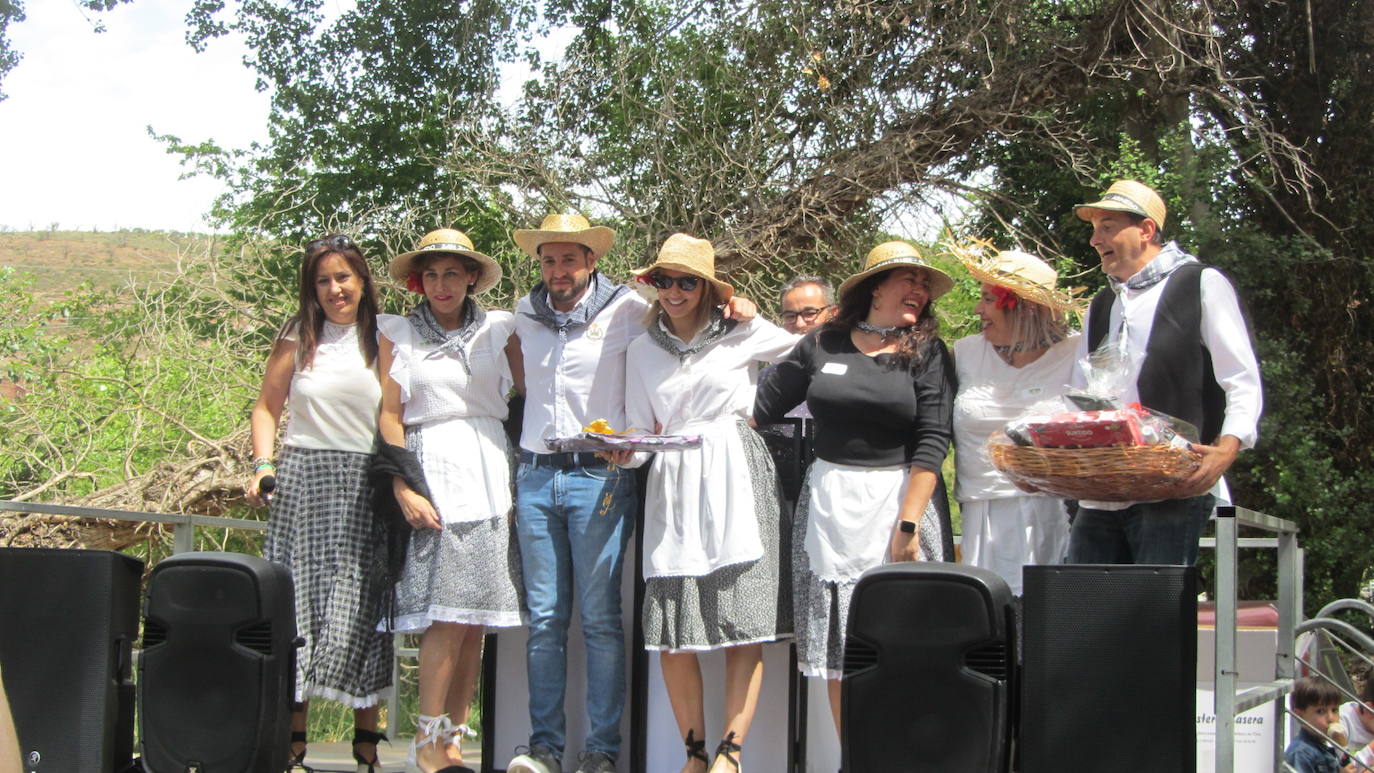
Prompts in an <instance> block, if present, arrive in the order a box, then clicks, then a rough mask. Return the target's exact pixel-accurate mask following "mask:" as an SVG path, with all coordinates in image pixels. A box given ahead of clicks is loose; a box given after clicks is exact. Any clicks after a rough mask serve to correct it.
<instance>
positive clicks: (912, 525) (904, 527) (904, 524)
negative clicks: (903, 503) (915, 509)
mask: <svg viewBox="0 0 1374 773" xmlns="http://www.w3.org/2000/svg"><path fill="white" fill-rule="evenodd" d="M897 528H898V529H900V530H901V532H902V533H903V534H915V533H916V522H915V521H908V520H906V519H905V518H903V519H902V520H900V521H898V522H897Z"/></svg>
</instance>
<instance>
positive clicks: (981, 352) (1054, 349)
mask: <svg viewBox="0 0 1374 773" xmlns="http://www.w3.org/2000/svg"><path fill="white" fill-rule="evenodd" d="M1079 337H1080V336H1079V334H1077V333H1075V334H1073V335H1071V336H1069V337H1068V338H1066V339H1064V340H1063V341H1060V342H1059V343H1057V344H1055V345H1054V346H1051V347H1050V348H1049V349H1048V350H1046V351H1045V353H1044V354H1042V355H1040V356H1039V357H1038V358H1036V360H1035V361H1034V362H1030V363H1027V364H1026V365H1024V366H1022V367H1020V368H1013V367H1012V366H1011V365H1009V364H1007V361H1006V360H1004V359H1002V358H1001V356H999V355H998V354H997V351H996V350H995V349H994V348H993V346H992V344H990V343H988V340H987V339H986V338H984V337H983V334H982V333H979V334H977V335H971V336H968V337H967V338H961V339H959V340H958V341H955V342H954V372H955V373H956V374H957V375H958V379H959V392H958V394H957V395H955V398H954V450H955V471H956V475H955V478H954V497H955V499H958V500H959V501H960V502H970V501H973V500H981V499H1006V498H1009V497H1019V496H1033V495H1028V494H1026V492H1024V491H1022V490H1021V489H1019V488H1017V487H1016V486H1014V485H1012V483H1011V481H1009V480H1007V477H1006V476H1005V475H1003V474H1002V473H1000V472H998V471H997V469H996V468H994V467H993V466H992V462H991V461H990V460H989V459H988V455H987V451H986V450H984V445H986V443H987V441H988V437H989V436H990V435H992V434H994V433H1001V430H1002V429H1003V428H1004V427H1006V425H1007V422H1009V421H1011V420H1013V419H1015V418H1017V417H1019V416H1021V415H1022V414H1024V413H1026V412H1027V411H1028V410H1029V409H1030V408H1031V406H1033V405H1036V404H1037V403H1042V402H1045V401H1054V403H1055V405H1054V408H1053V410H1054V411H1056V412H1057V411H1064V410H1067V408H1066V407H1065V406H1064V404H1063V400H1062V399H1060V397H1061V395H1063V394H1064V393H1065V392H1067V391H1069V378H1070V376H1071V374H1072V372H1073V367H1074V352H1075V351H1077V348H1078V338H1079ZM1004 437H1005V436H1004Z"/></svg>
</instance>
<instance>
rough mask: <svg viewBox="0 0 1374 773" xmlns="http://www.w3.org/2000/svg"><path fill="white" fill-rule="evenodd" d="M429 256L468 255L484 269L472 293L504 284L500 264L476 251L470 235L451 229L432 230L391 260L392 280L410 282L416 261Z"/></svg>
mask: <svg viewBox="0 0 1374 773" xmlns="http://www.w3.org/2000/svg"><path fill="white" fill-rule="evenodd" d="M430 255H466V256H467V257H469V258H472V259H473V260H475V261H477V263H478V265H479V266H480V267H481V276H479V277H478V278H477V282H476V284H474V285H473V286H472V290H471V292H472V293H484V292H486V291H487V290H490V289H491V288H493V287H495V286H496V283H497V282H500V281H501V264H500V263H497V262H496V259H495V258H493V257H491V256H490V255H483V254H482V253H480V252H478V251H477V250H476V249H474V248H473V246H472V240H471V239H469V238H468V235H467V234H465V233H463V232H462V231H456V230H454V229H452V228H440V229H438V230H437V231H430V232H429V233H427V234H425V238H423V239H421V240H420V244H419V245H418V246H416V248H415V249H413V250H411V251H410V252H403V253H401V254H400V255H397V256H396V257H394V258H392V259H391V266H390V269H389V271H390V273H391V278H392V279H395V280H396V281H397V282H400V283H401V284H402V285H405V284H406V282H408V281H409V280H410V275H411V274H413V273H415V260H416V258H419V257H421V256H430Z"/></svg>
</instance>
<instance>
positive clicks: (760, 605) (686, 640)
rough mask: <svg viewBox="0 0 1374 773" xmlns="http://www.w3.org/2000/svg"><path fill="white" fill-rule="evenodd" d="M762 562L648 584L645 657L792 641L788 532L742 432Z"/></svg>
mask: <svg viewBox="0 0 1374 773" xmlns="http://www.w3.org/2000/svg"><path fill="white" fill-rule="evenodd" d="M740 439H741V440H742V441H743V442H744V453H745V461H746V462H747V464H748V467H749V478H750V480H752V481H753V483H754V513H755V514H756V515H757V517H758V521H759V539H760V540H761V541H762V542H763V556H762V557H761V558H759V559H757V560H755V561H749V562H746V563H742V564H735V565H733V566H726V567H722V568H720V569H717V570H716V571H714V572H712V573H710V574H708V575H704V576H701V577H650V578H649V579H648V580H647V581H646V582H645V588H644V608H643V615H644V617H643V619H644V649H646V650H669V651H673V650H713V649H719V648H721V647H731V646H737V645H741V644H754V643H758V642H768V641H776V640H778V639H783V638H787V637H789V636H791V634H792V598H791V595H792V589H791V577H792V572H791V566H790V565H789V564H790V558H791V546H790V543H791V541H792V530H791V528H790V525H789V524H787V523H785V522H783V520H782V517H781V515H780V512H779V508H778V482H777V474H776V472H775V471H774V469H773V459H772V457H771V456H770V455H769V454H768V448H767V446H765V445H764V443H763V438H761V437H759V435H758V433H757V432H754V431H753V430H752V429H750V428H749V427H748V426H747V425H745V424H743V423H741V424H740Z"/></svg>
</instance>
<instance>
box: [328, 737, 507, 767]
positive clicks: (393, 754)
mask: <svg viewBox="0 0 1374 773" xmlns="http://www.w3.org/2000/svg"><path fill="white" fill-rule="evenodd" d="M409 747H410V739H409V738H407V739H404V740H403V741H401V740H398V741H396V742H394V743H390V744H388V743H386V742H385V741H383V742H382V743H381V744H379V745H378V747H377V753H378V757H379V758H380V759H381V761H382V764H381V766H380V767H379V768H378V770H379V771H380V773H402V771H404V770H405V769H406V749H408V748H409ZM463 760H464V762H463V764H465V765H467V766H468V767H470V768H472V769H473V770H481V769H482V744H481V742H480V741H468V742H467V743H464V744H463ZM305 764H306V765H309V766H310V767H312V768H314V769H315V770H316V771H318V772H319V773H354V771H356V770H357V767H358V763H356V762H354V761H353V746H352V745H351V744H349V743H347V742H344V741H339V742H336V743H319V742H315V741H311V742H310V747H309V748H308V749H307V750H306V752H305ZM501 764H502V765H504V764H505V760H502V761H501Z"/></svg>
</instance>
